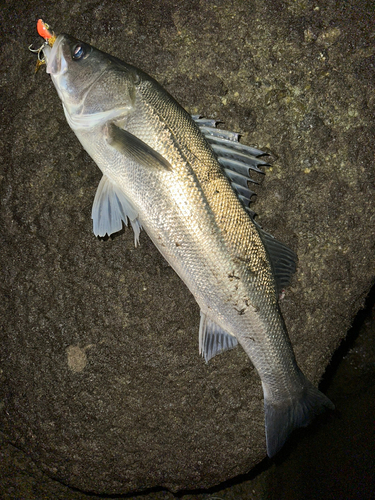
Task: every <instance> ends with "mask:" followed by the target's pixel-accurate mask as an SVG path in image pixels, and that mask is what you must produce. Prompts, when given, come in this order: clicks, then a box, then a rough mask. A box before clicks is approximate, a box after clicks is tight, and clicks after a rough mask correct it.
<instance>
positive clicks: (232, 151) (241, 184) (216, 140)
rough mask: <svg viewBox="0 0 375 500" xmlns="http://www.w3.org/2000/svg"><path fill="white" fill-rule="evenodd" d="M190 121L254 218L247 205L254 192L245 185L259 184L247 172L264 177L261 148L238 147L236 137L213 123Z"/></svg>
mask: <svg viewBox="0 0 375 500" xmlns="http://www.w3.org/2000/svg"><path fill="white" fill-rule="evenodd" d="M192 118H193V120H194V121H195V123H196V124H197V125H198V127H199V128H200V131H201V132H202V134H203V135H204V137H205V139H206V141H207V142H208V143H209V144H210V146H211V148H212V149H213V151H214V152H215V154H216V157H217V160H218V162H219V163H220V165H221V166H222V167H223V171H224V174H225V175H226V176H227V177H228V179H229V180H230V182H231V184H232V187H233V189H234V190H235V192H236V194H237V196H238V198H239V199H240V201H241V202H242V203H243V205H244V207H245V209H246V211H247V212H248V214H249V215H250V217H251V218H252V219H254V215H255V213H254V212H253V211H252V210H250V208H249V204H250V201H251V197H252V196H253V195H254V194H255V193H254V192H253V191H251V190H250V189H249V187H248V183H249V182H252V183H253V184H259V183H258V182H257V181H256V180H254V179H252V178H251V177H250V171H253V172H257V173H260V174H264V172H263V171H262V170H261V169H260V168H259V167H261V166H263V167H264V166H269V164H268V163H267V162H265V161H264V160H263V159H261V158H259V157H260V156H264V155H265V154H266V153H265V152H264V151H261V150H260V149H256V148H252V147H250V146H245V145H243V144H240V143H239V142H238V138H239V134H238V133H236V132H230V131H229V130H221V129H218V128H216V124H217V123H218V122H217V121H216V120H210V119H207V118H202V117H201V116H200V115H193V116H192Z"/></svg>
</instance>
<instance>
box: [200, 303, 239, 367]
mask: <svg viewBox="0 0 375 500" xmlns="http://www.w3.org/2000/svg"><path fill="white" fill-rule="evenodd" d="M237 343H238V342H237V339H236V337H234V336H233V335H231V334H230V333H228V332H226V331H225V330H223V329H222V328H221V327H220V326H219V325H217V324H216V323H215V322H214V321H213V320H211V319H210V318H209V317H208V316H207V315H206V314H204V313H203V312H202V311H201V321H200V324H199V354H201V355H202V356H203V357H204V359H205V361H206V363H208V361H209V360H210V359H211V358H213V357H214V356H216V354H220V353H222V352H224V351H228V350H229V349H233V347H236V345H237Z"/></svg>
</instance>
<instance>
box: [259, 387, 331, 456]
mask: <svg viewBox="0 0 375 500" xmlns="http://www.w3.org/2000/svg"><path fill="white" fill-rule="evenodd" d="M305 380H306V384H305V386H304V388H303V390H302V391H301V392H300V393H299V394H298V395H296V396H295V397H289V398H286V399H283V400H273V398H272V397H266V393H267V391H264V393H265V398H264V410H265V423H266V441H267V455H268V456H269V457H273V456H274V455H276V453H277V452H278V451H279V450H280V449H281V448H282V447H283V445H284V443H285V441H286V440H287V439H288V437H289V435H290V434H291V432H292V431H293V430H294V429H297V428H298V427H306V426H307V425H309V424H310V423H311V422H312V420H313V419H314V418H315V417H316V416H317V415H319V414H321V413H323V412H324V411H325V409H330V410H333V409H334V408H335V406H334V404H333V403H332V402H331V401H330V400H329V399H328V398H327V396H325V395H324V394H323V393H322V392H320V391H319V390H318V389H317V388H316V387H314V386H313V385H312V384H311V383H310V382H309V381H308V380H307V379H305Z"/></svg>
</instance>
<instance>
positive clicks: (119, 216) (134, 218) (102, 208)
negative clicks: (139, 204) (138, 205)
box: [91, 175, 142, 246]
mask: <svg viewBox="0 0 375 500" xmlns="http://www.w3.org/2000/svg"><path fill="white" fill-rule="evenodd" d="M91 218H92V220H93V230H94V234H95V236H105V235H106V234H108V236H109V235H111V234H113V233H116V232H117V231H120V230H121V229H122V223H123V222H124V223H125V224H126V225H128V219H129V220H130V223H131V225H132V227H133V230H134V240H135V246H137V243H138V242H139V233H140V231H141V228H142V226H141V224H140V222H139V220H138V212H137V210H136V209H135V208H134V206H133V205H132V204H131V202H130V201H129V200H128V198H127V197H126V196H125V195H124V193H123V192H122V191H121V189H120V188H119V187H118V186H116V184H115V183H114V182H112V181H111V179H109V178H108V177H107V176H105V175H103V177H102V179H101V181H100V183H99V186H98V189H97V191H96V194H95V199H94V203H93V206H92V212H91Z"/></svg>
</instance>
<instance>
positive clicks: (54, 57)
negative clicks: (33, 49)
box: [43, 35, 68, 77]
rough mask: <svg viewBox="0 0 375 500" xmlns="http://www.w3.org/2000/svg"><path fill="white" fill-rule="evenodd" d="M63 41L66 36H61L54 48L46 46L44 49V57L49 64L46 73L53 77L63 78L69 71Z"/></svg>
mask: <svg viewBox="0 0 375 500" xmlns="http://www.w3.org/2000/svg"><path fill="white" fill-rule="evenodd" d="M63 41H64V35H59V36H58V37H57V38H56V41H55V43H54V44H53V46H52V47H50V46H49V45H46V46H45V47H44V48H43V55H44V58H45V61H46V64H47V68H46V71H47V73H49V74H50V75H51V76H52V77H58V76H62V75H63V74H64V73H66V72H67V71H68V65H67V62H66V59H65V57H64V55H63V51H62V45H63Z"/></svg>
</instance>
